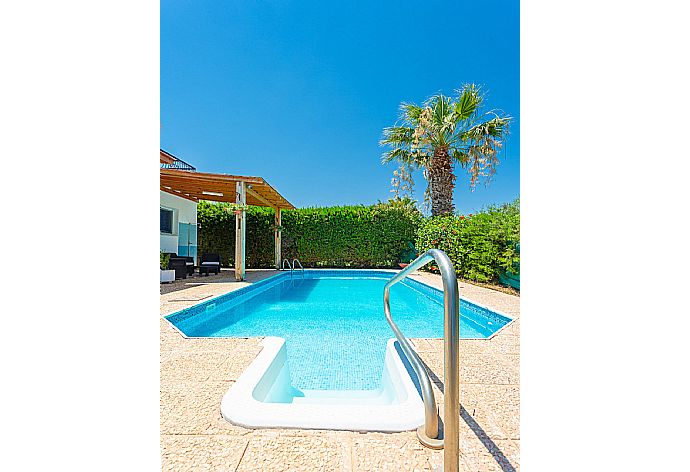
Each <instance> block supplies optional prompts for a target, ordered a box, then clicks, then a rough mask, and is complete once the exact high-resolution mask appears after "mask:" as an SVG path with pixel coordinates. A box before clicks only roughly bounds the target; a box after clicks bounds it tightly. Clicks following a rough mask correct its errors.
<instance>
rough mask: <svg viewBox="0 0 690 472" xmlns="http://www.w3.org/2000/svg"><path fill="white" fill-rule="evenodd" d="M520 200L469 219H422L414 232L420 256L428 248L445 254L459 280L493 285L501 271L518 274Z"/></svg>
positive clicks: (490, 209) (490, 208) (438, 217)
mask: <svg viewBox="0 0 690 472" xmlns="http://www.w3.org/2000/svg"><path fill="white" fill-rule="evenodd" d="M519 242H520V200H519V199H518V200H516V201H514V202H512V203H509V204H505V205H502V206H500V207H489V208H488V209H486V210H484V211H482V212H480V213H478V214H476V215H470V216H467V217H465V216H437V217H430V218H427V219H425V220H424V221H423V222H422V224H421V226H420V227H419V231H418V232H417V239H416V248H417V251H418V252H419V253H420V254H421V253H423V252H424V251H427V250H428V249H431V248H438V249H441V250H443V251H445V252H446V253H447V254H448V257H450V259H451V261H452V262H453V264H454V266H455V270H456V272H457V274H458V276H460V277H462V278H464V279H468V280H475V281H478V282H495V281H496V280H498V275H499V274H500V273H501V271H503V270H508V271H512V272H513V273H519V270H520V269H519V267H520V253H519V251H518V250H517V248H516V244H519Z"/></svg>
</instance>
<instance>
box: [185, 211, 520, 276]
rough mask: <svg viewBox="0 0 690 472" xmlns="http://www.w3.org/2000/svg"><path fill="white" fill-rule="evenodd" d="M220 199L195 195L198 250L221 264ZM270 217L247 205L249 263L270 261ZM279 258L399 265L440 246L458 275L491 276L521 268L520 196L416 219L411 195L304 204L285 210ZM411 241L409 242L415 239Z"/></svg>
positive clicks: (226, 225)
mask: <svg viewBox="0 0 690 472" xmlns="http://www.w3.org/2000/svg"><path fill="white" fill-rule="evenodd" d="M226 207H227V206H226V205H224V204H217V203H210V202H200V203H199V206H198V220H199V224H200V225H201V228H200V230H199V246H200V252H201V253H202V254H203V253H204V252H215V253H219V254H220V256H221V261H222V264H223V266H225V267H229V266H232V265H233V264H234V259H235V215H234V214H233V213H232V212H228V211H226V210H225V208H226ZM273 222H274V212H273V210H272V209H270V208H262V207H249V209H248V210H247V243H246V244H247V255H246V257H247V267H249V268H261V267H264V268H265V267H273V264H274V261H273V258H274V256H273ZM282 226H283V239H282V241H283V244H282V253H283V257H284V258H289V259H290V260H292V259H293V258H295V257H297V258H299V259H300V261H301V262H302V264H303V265H304V267H353V268H368V267H397V264H398V263H399V262H409V261H410V259H411V258H413V257H414V255H415V250H414V249H413V250H412V251H411V250H410V248H411V247H416V252H418V253H422V252H424V251H426V250H427V249H430V248H439V249H442V250H443V251H445V252H446V253H447V254H448V256H449V257H450V258H451V260H452V261H453V263H454V264H455V268H456V271H457V274H458V276H460V277H462V278H464V279H467V280H474V281H478V282H496V281H498V276H499V274H501V273H502V271H505V270H508V271H510V272H513V273H515V274H519V271H520V269H519V267H520V265H519V264H520V254H519V251H518V250H517V249H516V244H517V243H519V242H520V201H519V199H518V200H516V201H514V202H512V203H509V204H506V205H503V206H500V207H490V208H488V209H487V210H484V211H482V212H480V213H478V214H476V215H470V216H467V217H465V216H445V217H441V216H439V217H430V218H422V217H421V215H420V213H419V212H418V211H417V210H416V209H414V208H413V207H412V206H411V205H410V204H409V202H400V201H398V202H392V203H380V204H378V205H373V206H341V207H327V208H303V209H297V210H290V211H284V212H283V217H282ZM413 244H414V246H413Z"/></svg>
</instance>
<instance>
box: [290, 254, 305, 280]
mask: <svg viewBox="0 0 690 472" xmlns="http://www.w3.org/2000/svg"><path fill="white" fill-rule="evenodd" d="M297 264H299V268H300V269H302V278H304V267H302V263H301V262H300V261H299V259H297V258H295V259H293V260H292V267H293V268H296V267H297Z"/></svg>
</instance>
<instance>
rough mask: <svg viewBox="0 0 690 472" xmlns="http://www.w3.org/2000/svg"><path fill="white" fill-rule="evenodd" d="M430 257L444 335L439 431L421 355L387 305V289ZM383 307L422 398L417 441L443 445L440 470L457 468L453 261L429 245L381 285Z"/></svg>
mask: <svg viewBox="0 0 690 472" xmlns="http://www.w3.org/2000/svg"><path fill="white" fill-rule="evenodd" d="M431 261H436V265H437V266H438V268H439V269H440V271H441V279H442V280H443V312H444V316H443V335H444V336H443V339H444V343H443V344H444V347H443V351H444V378H443V384H444V390H443V396H444V398H443V411H444V415H443V417H444V420H445V421H444V427H443V429H442V430H441V431H439V421H438V407H437V406H436V399H435V398H434V391H433V390H432V388H431V380H430V379H429V374H427V372H426V370H425V368H424V365H423V364H422V361H421V359H420V358H419V356H418V355H417V353H416V352H415V350H414V349H413V348H412V346H411V345H410V342H409V341H408V340H407V338H406V337H405V335H404V334H402V333H401V332H400V329H399V328H398V326H397V325H396V324H395V321H393V318H392V317H391V308H390V289H391V287H392V286H393V285H395V284H396V283H398V282H400V281H402V280H403V279H404V278H406V277H407V276H408V275H409V274H410V273H411V272H412V271H415V270H417V269H420V268H422V267H424V266H425V265H426V264H428V263H429V262H431ZM383 310H384V313H385V314H386V321H388V324H389V325H390V327H391V329H392V330H393V333H395V337H396V338H397V339H398V343H399V344H400V347H401V348H402V350H403V352H404V353H405V356H406V357H407V359H408V360H409V361H410V364H411V365H412V368H413V369H414V371H415V372H416V374H417V378H418V379H419V385H420V387H421V390H422V400H423V401H424V426H420V427H419V428H418V429H417V437H418V438H419V441H420V442H421V443H422V444H424V445H425V446H427V447H430V448H432V449H443V470H444V472H456V471H457V470H458V468H459V454H460V452H459V440H460V426H459V421H460V373H459V361H460V359H459V358H460V356H459V344H460V321H459V319H460V313H459V295H458V279H457V277H456V275H455V268H454V267H453V263H452V262H451V261H450V259H449V258H448V255H447V254H446V253H445V252H443V251H441V250H440V249H430V250H428V251H427V252H425V253H424V254H422V255H421V256H419V257H418V258H417V259H415V260H414V261H412V262H411V263H410V264H409V265H408V266H407V267H405V268H404V269H403V270H401V271H400V272H398V273H397V274H395V275H394V276H393V278H391V279H390V280H389V281H388V283H386V286H385V287H384V289H383Z"/></svg>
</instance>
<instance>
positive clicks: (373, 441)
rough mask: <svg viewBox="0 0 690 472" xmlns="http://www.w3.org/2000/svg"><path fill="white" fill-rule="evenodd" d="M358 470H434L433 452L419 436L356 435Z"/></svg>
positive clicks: (355, 446) (405, 434)
mask: <svg viewBox="0 0 690 472" xmlns="http://www.w3.org/2000/svg"><path fill="white" fill-rule="evenodd" d="M353 453H354V466H355V467H354V470H355V471H373V470H376V471H379V470H380V471H403V470H409V471H431V470H433V468H432V464H431V462H430V458H431V456H432V454H433V452H432V450H431V449H428V448H425V447H424V446H422V445H421V444H420V442H419V440H418V439H417V436H416V433H414V432H407V433H355V435H354V438H353Z"/></svg>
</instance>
